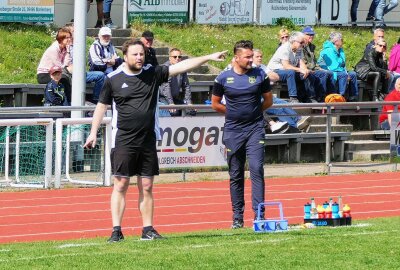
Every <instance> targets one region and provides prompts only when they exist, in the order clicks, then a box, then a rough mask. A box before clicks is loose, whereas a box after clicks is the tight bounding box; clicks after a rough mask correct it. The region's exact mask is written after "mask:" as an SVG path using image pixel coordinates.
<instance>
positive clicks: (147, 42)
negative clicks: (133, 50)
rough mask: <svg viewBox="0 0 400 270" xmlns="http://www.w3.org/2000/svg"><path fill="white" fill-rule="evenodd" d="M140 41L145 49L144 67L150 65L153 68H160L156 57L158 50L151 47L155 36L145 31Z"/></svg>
mask: <svg viewBox="0 0 400 270" xmlns="http://www.w3.org/2000/svg"><path fill="white" fill-rule="evenodd" d="M140 41H141V42H142V43H143V44H144V48H145V51H144V53H145V57H144V65H146V64H150V65H152V66H153V67H155V66H158V61H157V57H156V50H154V49H153V48H152V47H151V46H152V45H153V41H154V34H153V32H151V31H144V32H143V34H142V37H141V38H140Z"/></svg>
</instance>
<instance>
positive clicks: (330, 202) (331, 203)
mask: <svg viewBox="0 0 400 270" xmlns="http://www.w3.org/2000/svg"><path fill="white" fill-rule="evenodd" d="M332 205H333V199H332V198H329V207H330V208H332Z"/></svg>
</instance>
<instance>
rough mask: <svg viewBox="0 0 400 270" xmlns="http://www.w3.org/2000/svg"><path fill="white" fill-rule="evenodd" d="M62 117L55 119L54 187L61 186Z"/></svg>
mask: <svg viewBox="0 0 400 270" xmlns="http://www.w3.org/2000/svg"><path fill="white" fill-rule="evenodd" d="M61 120H62V119H57V120H56V149H55V151H56V154H55V159H56V160H55V169H54V174H55V175H54V188H60V187H61V170H62V122H61Z"/></svg>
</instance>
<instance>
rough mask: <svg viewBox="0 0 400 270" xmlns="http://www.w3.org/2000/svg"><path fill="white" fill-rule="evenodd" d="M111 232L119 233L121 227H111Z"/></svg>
mask: <svg viewBox="0 0 400 270" xmlns="http://www.w3.org/2000/svg"><path fill="white" fill-rule="evenodd" d="M113 231H114V232H116V231H119V232H120V231H121V226H114V227H113Z"/></svg>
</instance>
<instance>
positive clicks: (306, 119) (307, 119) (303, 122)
mask: <svg viewBox="0 0 400 270" xmlns="http://www.w3.org/2000/svg"><path fill="white" fill-rule="evenodd" d="M312 119H313V117H312V116H302V117H301V118H300V120H299V121H297V128H298V129H300V130H303V129H305V128H307V127H308V126H309V125H310V123H311V121H312Z"/></svg>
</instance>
